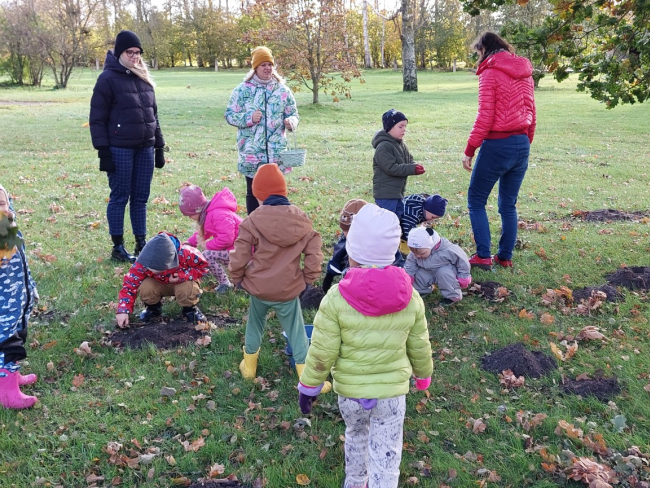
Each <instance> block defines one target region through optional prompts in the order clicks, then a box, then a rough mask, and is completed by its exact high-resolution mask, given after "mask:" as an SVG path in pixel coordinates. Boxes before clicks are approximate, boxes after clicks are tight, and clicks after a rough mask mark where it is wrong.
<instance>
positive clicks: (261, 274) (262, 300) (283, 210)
mask: <svg viewBox="0 0 650 488" xmlns="http://www.w3.org/2000/svg"><path fill="white" fill-rule="evenodd" d="M252 190H253V195H255V198H257V199H258V200H259V201H260V206H259V207H258V208H257V209H255V210H254V211H253V212H251V214H250V215H249V216H248V217H247V218H246V219H244V221H243V222H242V223H241V224H240V226H239V235H238V237H237V240H236V241H235V249H234V250H233V251H231V253H230V264H229V265H228V269H229V271H230V276H231V279H232V281H233V283H234V284H235V285H236V286H237V287H238V288H243V289H244V290H246V291H247V292H248V293H250V308H249V311H248V322H247V323H246V341H245V345H244V360H243V361H242V362H241V364H240V365H239V369H240V371H241V373H242V376H243V377H244V378H250V379H252V378H255V375H256V372H257V359H258V357H259V353H260V346H261V344H262V334H263V333H264V327H265V326H266V313H267V311H268V310H269V308H272V309H273V310H275V313H276V315H277V316H278V320H279V321H280V324H281V325H282V329H283V330H284V331H285V333H286V334H287V338H288V340H289V343H290V344H291V347H292V349H293V357H294V359H295V362H296V371H297V372H298V376H300V373H301V372H302V370H303V368H304V367H305V357H306V356H307V348H308V347H309V343H308V340H307V334H306V333H305V324H304V321H303V317H302V309H301V308H300V300H299V298H298V297H299V295H300V294H301V293H302V292H303V291H304V290H305V288H306V287H307V285H312V284H313V283H314V281H315V280H316V279H317V278H319V276H320V273H321V263H322V261H323V253H322V251H321V237H320V234H319V233H318V232H316V231H315V230H314V229H313V227H312V221H311V219H310V218H309V217H308V216H307V214H306V213H305V212H303V211H302V210H300V209H299V208H298V207H296V206H295V205H292V204H291V202H289V200H288V199H287V184H286V181H285V179H284V175H283V174H282V172H281V171H280V169H279V168H278V165H277V164H275V163H269V164H265V165H262V166H261V167H260V168H259V169H258V170H257V173H255V177H254V178H253V184H252ZM303 255H304V268H303V267H301V266H300V261H301V258H302V256H303Z"/></svg>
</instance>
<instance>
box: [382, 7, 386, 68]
mask: <svg viewBox="0 0 650 488" xmlns="http://www.w3.org/2000/svg"><path fill="white" fill-rule="evenodd" d="M385 43H386V19H384V18H382V19H381V67H382V68H385V67H386V57H385V56H384V49H385Z"/></svg>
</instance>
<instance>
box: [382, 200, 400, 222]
mask: <svg viewBox="0 0 650 488" xmlns="http://www.w3.org/2000/svg"><path fill="white" fill-rule="evenodd" d="M375 203H376V204H377V206H378V207H380V208H383V209H385V210H390V211H391V212H393V213H394V214H395V215H397V218H398V219H401V218H402V215H404V202H403V201H402V199H401V198H375Z"/></svg>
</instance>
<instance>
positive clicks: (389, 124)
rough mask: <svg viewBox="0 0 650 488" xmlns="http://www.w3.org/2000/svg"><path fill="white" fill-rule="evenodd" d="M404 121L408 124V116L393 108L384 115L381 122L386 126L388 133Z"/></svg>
mask: <svg viewBox="0 0 650 488" xmlns="http://www.w3.org/2000/svg"><path fill="white" fill-rule="evenodd" d="M402 120H406V121H407V122H408V120H409V119H407V118H406V115H404V114H403V113H402V112H398V111H397V110H395V109H394V108H391V109H390V110H389V111H388V112H386V113H384V115H382V116H381V121H382V123H383V124H384V130H385V131H386V132H388V131H389V130H391V129H392V128H393V127H395V125H396V124H397V123H398V122H401V121H402Z"/></svg>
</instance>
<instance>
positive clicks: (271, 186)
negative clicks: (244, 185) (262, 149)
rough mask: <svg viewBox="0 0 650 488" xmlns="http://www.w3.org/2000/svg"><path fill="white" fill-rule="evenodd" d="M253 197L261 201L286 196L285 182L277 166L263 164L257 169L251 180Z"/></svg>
mask: <svg viewBox="0 0 650 488" xmlns="http://www.w3.org/2000/svg"><path fill="white" fill-rule="evenodd" d="M253 195H254V196H255V198H257V199H258V200H262V201H264V200H266V199H267V198H269V197H270V196H271V195H281V196H283V197H286V196H287V182H286V181H285V179H284V175H283V174H282V171H280V168H278V165H277V164H275V163H269V164H263V165H262V166H260V167H259V168H258V170H257V173H255V177H254V178H253Z"/></svg>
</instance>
